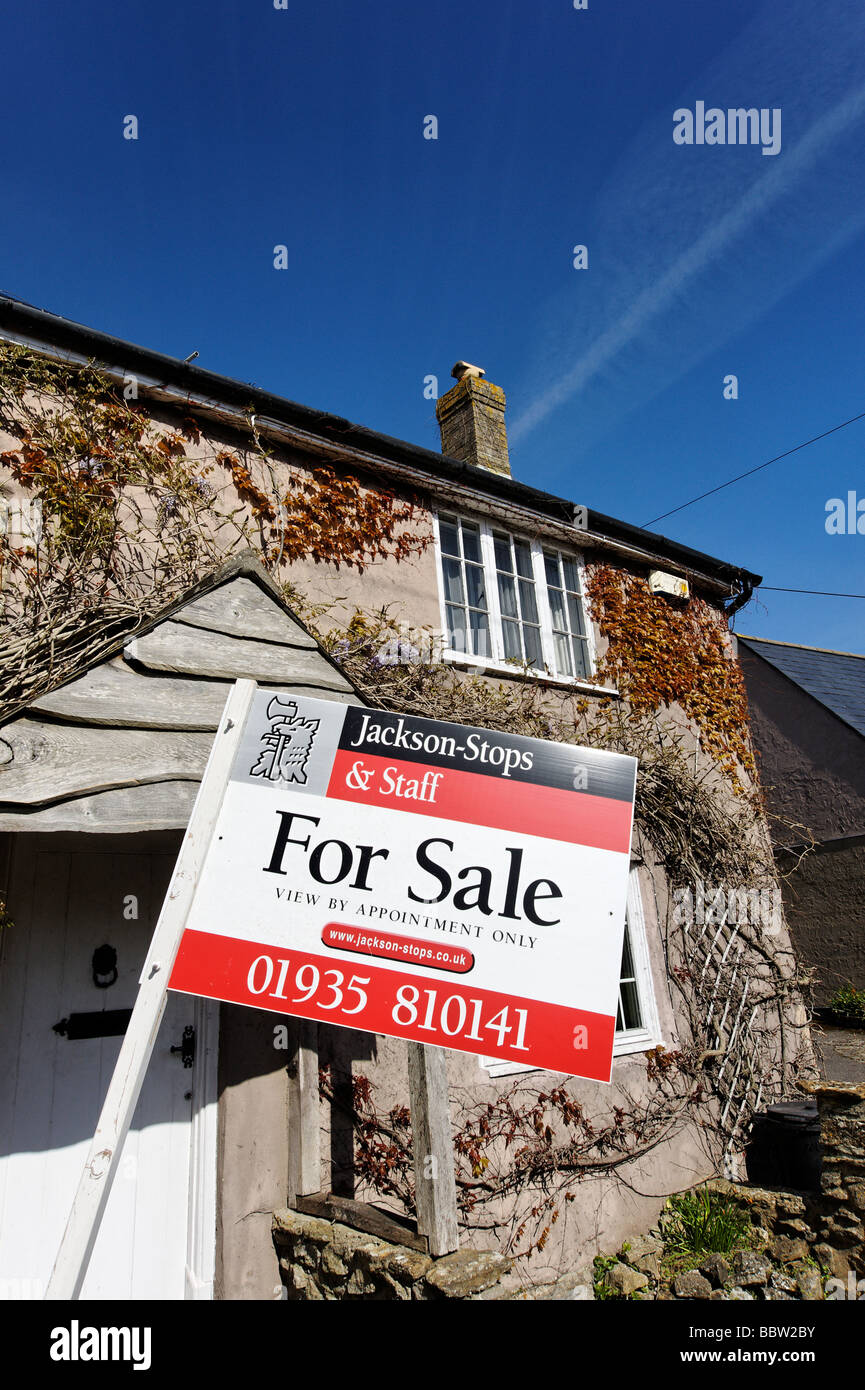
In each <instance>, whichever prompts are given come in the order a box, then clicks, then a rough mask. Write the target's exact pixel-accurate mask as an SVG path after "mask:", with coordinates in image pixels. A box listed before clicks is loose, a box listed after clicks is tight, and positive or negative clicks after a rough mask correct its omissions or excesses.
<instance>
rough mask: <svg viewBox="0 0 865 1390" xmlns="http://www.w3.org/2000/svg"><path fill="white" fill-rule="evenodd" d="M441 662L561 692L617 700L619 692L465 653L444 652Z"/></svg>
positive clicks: (547, 672) (612, 687)
mask: <svg viewBox="0 0 865 1390" xmlns="http://www.w3.org/2000/svg"><path fill="white" fill-rule="evenodd" d="M442 661H446V662H447V664H448V665H449V666H465V667H466V668H467V669H473V670H477V671H478V673H482V672H484V671H491V672H493V674H494V675H497V676H510V678H511V680H516V681H527V680H536V681H539V682H540V683H541V684H542V685H554V686H558V687H560V688H561V689H562V690H578V691H580V692H585V694H587V695H614V696H615V697H616V698H618V695H619V692H618V690H616V689H615V687H614V686H607V685H594V684H593V683H592V682H591V681H586V680H577V679H576V677H574V676H553V675H550V673H549V671H531V670H530V671H525V670H523V668H522V667H521V666H515V665H514V664H513V663H512V662H510V661H494V660H493V659H492V658H491V657H486V656H470V655H469V654H468V653H467V652H455V651H444V652H442Z"/></svg>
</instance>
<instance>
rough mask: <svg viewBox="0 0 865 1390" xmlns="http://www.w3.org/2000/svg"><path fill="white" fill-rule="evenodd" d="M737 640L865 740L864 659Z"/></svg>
mask: <svg viewBox="0 0 865 1390" xmlns="http://www.w3.org/2000/svg"><path fill="white" fill-rule="evenodd" d="M738 640H739V641H740V642H741V643H742V644H743V646H745V647H747V648H748V649H749V650H750V651H752V652H755V653H756V655H757V656H761V657H762V658H763V660H764V661H768V662H769V664H770V666H774V667H775V669H776V670H778V671H780V672H781V673H782V674H783V675H785V676H786V677H787V678H788V680H791V681H793V683H794V684H795V685H798V686H799V688H800V689H801V690H804V691H806V693H807V694H808V695H811V696H812V697H813V698H814V699H815V700H819V702H820V704H821V705H825V706H826V708H827V709H829V710H831V711H832V713H833V714H835V715H837V716H838V718H839V719H843V720H844V723H845V724H849V725H850V727H851V728H853V729H855V730H856V732H857V733H860V734H862V735H863V736H865V655H857V654H856V653H855V652H833V651H829V650H828V649H826V648H824V647H801V646H798V645H797V644H796V643H793V642H774V641H771V640H770V639H769V638H765V637H746V636H742V635H741V634H739V635H738Z"/></svg>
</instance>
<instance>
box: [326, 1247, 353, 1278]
mask: <svg viewBox="0 0 865 1390" xmlns="http://www.w3.org/2000/svg"><path fill="white" fill-rule="evenodd" d="M321 1270H322V1273H323V1274H328V1275H330V1276H331V1278H335V1279H341V1278H344V1277H345V1275H346V1274H348V1273H349V1267H348V1265H347V1264H346V1262H345V1260H343V1259H342V1257H341V1256H340V1255H338V1254H337V1252H336V1250H334V1248H333V1246H332V1245H326V1246H325V1247H324V1249H323V1250H322V1252H321Z"/></svg>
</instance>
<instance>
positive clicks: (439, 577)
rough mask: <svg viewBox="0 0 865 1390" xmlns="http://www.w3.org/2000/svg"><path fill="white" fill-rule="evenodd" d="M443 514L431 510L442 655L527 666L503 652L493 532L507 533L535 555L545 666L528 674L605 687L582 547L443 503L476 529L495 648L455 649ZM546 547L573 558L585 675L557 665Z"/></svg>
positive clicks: (516, 672) (485, 664)
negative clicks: (482, 652)
mask: <svg viewBox="0 0 865 1390" xmlns="http://www.w3.org/2000/svg"><path fill="white" fill-rule="evenodd" d="M439 515H440V514H439V512H438V511H434V512H433V530H434V535H435V550H436V584H437V587H438V597H439V612H440V615H441V626H442V634H443V639H442V646H441V657H442V660H443V661H447V662H450V663H452V664H454V665H464V666H475V667H479V668H483V669H485V670H493V671H496V672H499V671H500V672H502V673H508V674H510V675H511V676H514V677H517V678H518V677H519V676H521V675H522V674H523V668H522V667H521V666H518V665H515V664H514V663H513V662H511V661H508V660H506V658H505V654H504V631H503V619H502V612H501V605H500V602H499V586H498V568H497V565H496V554H495V540H494V536H493V532H494V531H501V532H503V533H504V534H506V535H507V536H508V537H509V539H510V541H511V542H512V543H513V542H514V541H521V542H522V543H523V544H525V545H527V546H528V547H529V551H530V554H531V564H532V581H533V584H534V596H535V603H536V605H537V610H538V617H539V620H540V638H541V651H542V656H543V660H544V663H545V669H543V670H542V669H540V668H539V667H529V668H528V674H530V675H533V676H537V677H538V678H540V679H542V680H546V681H549V682H552V683H555V684H557V685H565V686H568V687H571V688H576V689H580V688H583V689H586V690H592V691H595V692H597V691H598V690H599V689H601V687H599V686H598V685H597V684H595V682H594V676H595V674H596V672H597V653H596V649H595V637H594V630H593V624H592V621H591V618H590V616H589V613H588V608H587V605H586V600H585V594H586V586H585V564H584V562H583V557H582V555H581V554H580V553H579V552H578V551H569V550H563V549H562V548H561V546H560V545H559V544H558V542H553V541H550V542H544V541H543V540H541V539H538V538H532V537H529V536H526V535H525V534H522V533H520V532H519V531H514V530H511V529H510V528H509V526H508V525H507V524H506V523H504V522H502V523H498V522H494V521H490V520H487V519H484V518H483V517H479V516H472V515H471V514H469V513H465V512H461V511H459V510H458V509H454V510H453V511H450V510H448V508H446V507H443V508H441V515H442V516H443V517H451V516H453V517H456V518H457V520H458V521H460V522H466V523H468V524H469V525H471V526H476V527H477V528H478V531H479V534H480V550H481V560H482V563H483V574H484V587H485V590H486V598H487V615H488V618H489V634H490V645H491V647H492V653H491V655H489V656H475V655H474V653H473V652H465V651H457V650H456V649H455V648H453V647H451V646H450V645H449V633H450V628H449V625H448V617H447V606H446V603H447V601H446V598H445V589H444V566H443V558H444V552H443V550H442V540H441V528H440V524H439ZM545 550H548V551H550V553H555V554H556V556H557V557H558V558H559V561H561V560H562V559H567V560H572V561H573V563H574V565H575V566H576V571H577V580H578V583H579V586H580V591H579V600H580V607H581V611H582V616H583V623H584V626H585V637H584V638H583V639H581V640H583V641H584V642H585V652H586V663H587V665H588V668H589V669H588V674H587V675H586V676H568V675H561V674H559V673H558V671H557V670H556V654H555V641H554V635H553V615H552V611H551V608H550V601H549V595H548V593H547V576H546V567H545V564H544V551H545ZM461 564H462V561H461ZM606 693H609V694H615V693H616V692H615V691H607V692H606Z"/></svg>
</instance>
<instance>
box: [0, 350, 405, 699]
mask: <svg viewBox="0 0 865 1390" xmlns="http://www.w3.org/2000/svg"><path fill="white" fill-rule="evenodd" d="M165 421H166V422H165V423H161V424H160V423H159V422H158V420H157V419H156V418H155V416H154V413H153V406H152V405H151V406H148V405H147V404H146V403H145V402H143V401H142V402H139V401H137V400H127V399H126V397H125V395H124V391H123V389H122V388H120V387H119V386H117V385H116V384H115V382H114V381H113V380H112V379H111V378H110V377H108V376H107V375H106V374H105V373H104V372H103V371H101V370H99V369H97V368H96V367H95V366H93V365H86V366H83V365H79V364H75V363H66V362H59V361H56V360H54V359H50V358H47V357H45V356H43V355H41V354H38V353H35V352H32V351H30V350H29V349H27V348H24V347H21V346H18V345H16V344H10V343H3V344H0V429H2V430H3V431H4V432H5V433H6V434H7V435H8V436H9V438H8V441H7V444H8V447H6V448H4V449H2V451H0V465H2V467H3V469H4V470H5V473H6V479H7V481H6V483H5V485H4V492H5V495H6V497H7V498H8V497H9V496H10V495H15V496H18V497H24V498H26V499H27V503H28V506H29V508H30V512H31V515H34V514H37V513H38V514H39V515H40V517H41V525H40V526H39V527H31V528H30V534H23V535H21V534H18V535H16V534H15V532H14V530H13V528H12V527H10V526H6V527H5V528H4V531H3V534H2V535H0V582H2V591H0V592H2V604H3V611H2V623H3V629H4V631H3V643H2V655H0V715H6V716H8V715H9V714H10V713H13V712H14V711H15V710H16V709H18V708H21V707H22V706H23V704H25V703H26V702H27V701H28V700H29V699H32V698H34V696H35V695H37V694H39V693H41V692H42V691H44V690H45V689H48V688H50V687H52V686H54V685H56V684H58V683H60V682H61V681H62V680H66V679H68V678H69V677H70V676H71V675H73V674H74V673H75V671H76V670H77V669H79V668H80V667H82V666H83V665H84V664H86V663H87V662H88V661H91V660H93V659H95V658H96V657H97V656H98V655H99V654H100V652H102V651H104V650H105V649H106V648H107V647H109V646H110V645H111V644H112V643H114V642H116V640H117V638H118V636H119V635H122V634H123V633H124V632H126V631H129V630H131V629H132V628H134V627H135V626H137V625H139V624H140V623H141V622H142V621H143V620H145V619H146V618H148V617H149V616H151V615H152V614H154V613H156V612H157V611H159V610H160V609H161V608H163V607H165V606H166V604H168V603H169V602H171V601H172V600H173V599H174V598H175V597H177V596H178V595H179V594H181V593H182V592H183V591H184V590H186V589H188V588H189V587H190V586H191V585H193V584H194V583H196V582H197V581H198V580H200V579H202V578H204V577H205V576H207V575H208V574H210V573H212V572H213V570H214V569H215V568H217V566H218V565H219V564H221V563H223V562H224V561H225V559H226V558H227V557H228V556H230V555H231V554H232V553H233V552H236V551H238V550H240V549H247V548H249V547H250V546H252V547H254V549H255V551H256V552H257V554H258V555H259V557H260V559H261V561H262V563H263V564H264V565H265V566H266V567H267V568H268V569H269V570H270V571H271V572H272V573H273V574H274V576H275V577H276V578H277V579H279V578H280V577H281V578H282V579H284V578H285V567H286V566H288V565H290V564H291V563H292V562H294V561H296V560H298V559H300V558H303V557H310V558H311V559H313V560H315V561H318V562H320V563H323V564H330V565H335V566H340V565H348V566H353V567H354V568H355V569H357V570H359V571H361V572H362V571H363V569H364V567H365V566H366V565H367V564H369V563H370V561H372V560H374V559H378V558H382V557H384V558H391V559H393V560H396V561H399V560H402V559H405V558H406V557H407V556H410V555H413V554H416V553H418V552H419V551H421V550H423V549H424V547H425V546H426V545H427V544H428V542H429V540H430V532H429V528H428V527H426V526H424V525H423V524H421V522H420V519H419V514H418V511H417V508H416V506H415V505H414V503H413V502H412V500H411V499H408V500H407V499H405V498H398V497H396V496H395V495H394V493H393V492H392V491H391V490H390V489H389V488H388V487H387V486H385V485H384V484H383V483H381V482H380V481H379V482H377V483H376V484H375V486H369V485H366V484H365V483H364V482H363V481H362V480H361V479H359V478H358V477H356V476H354V475H352V474H347V473H337V471H336V469H335V468H334V467H333V466H332V465H331V464H330V463H328V462H324V463H321V464H318V465H317V466H315V467H311V468H308V469H307V468H300V467H296V466H289V465H288V464H284V463H281V462H279V461H278V460H277V459H276V458H275V457H274V454H273V452H272V450H271V449H270V448H269V447H268V445H267V442H266V441H265V440H264V439H263V438H262V437H261V432H260V429H259V427H258V425H257V423H256V420H255V416H254V415H253V414H252V413H251V412H249V413H248V415H247V423H246V439H245V442H244V443H242V444H241V445H240V446H238V447H236V448H225V447H217V446H214V445H213V444H212V443H211V442H210V440H209V439H208V438H207V436H206V434H205V427H204V425H203V422H202V421H201V420H200V419H198V418H196V416H195V413H194V412H193V410H192V409H191V407H187V408H184V409H181V410H180V411H179V412H178V411H175V412H173V413H171V412H169V413H167V414H166V416H165Z"/></svg>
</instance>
